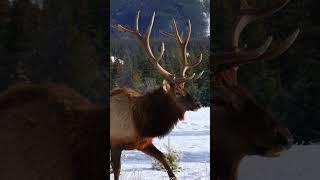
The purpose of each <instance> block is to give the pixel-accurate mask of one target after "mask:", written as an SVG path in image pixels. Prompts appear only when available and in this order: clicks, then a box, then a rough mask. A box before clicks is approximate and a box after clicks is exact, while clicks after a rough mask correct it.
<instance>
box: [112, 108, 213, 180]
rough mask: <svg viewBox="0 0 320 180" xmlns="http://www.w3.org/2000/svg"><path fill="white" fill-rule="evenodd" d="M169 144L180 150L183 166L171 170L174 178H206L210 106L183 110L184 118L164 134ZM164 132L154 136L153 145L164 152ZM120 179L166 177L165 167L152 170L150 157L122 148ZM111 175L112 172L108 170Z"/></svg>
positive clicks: (197, 179)
mask: <svg viewBox="0 0 320 180" xmlns="http://www.w3.org/2000/svg"><path fill="white" fill-rule="evenodd" d="M168 136H170V146H171V147H172V148H173V149H175V150H177V151H178V152H181V154H180V155H181V160H180V163H179V164H180V165H182V167H183V170H182V171H181V172H177V173H175V175H176V176H177V178H178V179H183V180H209V179H210V108H201V109H199V110H198V111H196V112H187V113H186V114H185V119H184V120H183V121H180V122H178V124H177V126H176V127H175V128H174V129H173V131H172V132H171V133H170V134H169V135H168ZM168 136H166V137H165V138H162V139H158V138H155V139H154V145H155V146H156V147H158V148H159V149H160V150H161V151H162V152H165V150H166V149H165V145H167V142H168ZM121 162H122V167H121V175H120V180H149V179H157V180H158V179H159V180H162V179H163V180H167V179H169V177H168V175H167V173H166V172H165V171H156V170H152V169H151V167H152V159H151V158H150V157H149V156H147V155H145V154H143V153H142V152H140V151H124V152H123V156H122V159H121ZM110 178H111V179H113V174H110Z"/></svg>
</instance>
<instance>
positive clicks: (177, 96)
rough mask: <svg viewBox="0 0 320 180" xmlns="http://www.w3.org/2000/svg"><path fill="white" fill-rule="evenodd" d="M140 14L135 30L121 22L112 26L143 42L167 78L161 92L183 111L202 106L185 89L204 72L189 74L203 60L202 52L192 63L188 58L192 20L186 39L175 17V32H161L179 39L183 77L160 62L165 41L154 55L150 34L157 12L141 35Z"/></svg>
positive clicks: (149, 56) (153, 62)
mask: <svg viewBox="0 0 320 180" xmlns="http://www.w3.org/2000/svg"><path fill="white" fill-rule="evenodd" d="M139 14H140V12H139V11H138V13H137V15H136V17H135V25H134V30H129V29H127V28H125V27H123V26H122V25H120V24H116V25H113V26H112V27H113V28H115V29H117V30H118V31H121V32H127V33H129V34H131V35H133V36H135V37H136V38H137V39H138V40H139V41H140V42H141V43H142V44H143V46H144V48H145V49H146V52H147V54H148V60H149V61H150V62H151V64H153V65H154V67H155V68H156V69H157V70H158V72H159V73H160V74H162V75H163V76H164V77H165V80H163V83H162V87H161V88H160V89H158V90H157V91H160V94H165V95H167V96H168V97H170V99H173V100H174V103H176V105H177V106H178V107H180V108H181V109H182V110H183V111H188V110H191V111H193V110H196V109H198V108H200V106H201V104H200V102H199V101H198V100H196V99H195V98H193V96H191V95H190V93H189V92H188V91H187V90H186V89H185V86H184V84H185V83H186V82H187V81H191V80H196V79H199V78H200V77H201V76H202V74H203V72H204V71H202V72H201V73H199V74H198V75H196V74H195V73H193V74H192V75H190V76H188V75H187V71H188V70H189V69H191V68H194V67H196V66H198V65H199V64H200V63H201V61H202V54H200V58H199V60H198V61H197V62H195V63H190V60H189V59H188V53H187V47H188V43H189V40H190V36H191V22H190V20H189V21H188V34H187V37H186V39H185V40H183V32H181V34H179V31H178V28H177V25H176V22H175V20H174V19H173V20H172V25H173V27H174V33H168V32H163V31H161V34H163V35H165V36H167V37H169V38H171V39H174V40H176V41H177V45H178V48H179V49H180V52H181V56H182V58H181V59H179V62H180V65H181V69H182V70H181V77H176V76H175V75H174V74H172V73H170V72H168V71H167V70H165V69H164V68H163V67H162V66H161V65H160V64H159V62H160V60H161V59H162V58H163V55H164V51H165V47H164V42H162V43H161V52H160V55H159V57H156V56H155V55H154V53H153V52H152V48H151V47H150V34H151V30H152V27H153V22H154V18H155V13H153V16H152V18H151V21H150V24H149V26H148V28H147V31H146V32H145V34H144V35H141V33H140V32H139Z"/></svg>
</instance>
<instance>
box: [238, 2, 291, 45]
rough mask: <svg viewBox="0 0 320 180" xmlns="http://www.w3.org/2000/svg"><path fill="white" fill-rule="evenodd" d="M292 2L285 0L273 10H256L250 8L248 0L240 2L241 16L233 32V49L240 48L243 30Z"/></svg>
mask: <svg viewBox="0 0 320 180" xmlns="http://www.w3.org/2000/svg"><path fill="white" fill-rule="evenodd" d="M289 1H290V0H284V1H282V2H280V4H276V5H274V6H273V7H271V8H265V9H255V8H252V7H250V6H249V4H248V2H247V0H240V15H239V16H238V18H237V20H236V22H235V24H234V27H233V29H232V30H233V32H232V47H233V48H236V49H237V48H238V45H239V39H240V34H241V32H242V31H243V29H244V28H245V27H246V26H247V25H248V24H250V23H252V22H253V21H256V20H258V19H261V18H264V17H267V16H270V15H272V14H274V13H275V12H277V11H279V10H281V9H282V8H283V7H285V5H286V4H288V2H289Z"/></svg>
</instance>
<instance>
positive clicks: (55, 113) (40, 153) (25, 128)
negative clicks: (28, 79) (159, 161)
mask: <svg viewBox="0 0 320 180" xmlns="http://www.w3.org/2000/svg"><path fill="white" fill-rule="evenodd" d="M106 117H107V115H106V107H99V106H97V105H95V104H93V103H91V102H90V101H89V100H88V99H87V98H85V97H83V96H81V95H80V94H78V93H77V92H76V91H74V90H73V89H71V88H68V87H66V86H65V85H62V84H58V83H39V84H19V85H15V86H12V87H9V88H8V90H6V91H5V92H2V93H1V94H0V119H1V120H0V144H1V148H0V157H1V158H0V159H1V163H0V179H3V180H4V179H7V180H9V179H12V180H14V179H25V180H35V179H61V180H87V179H105V178H106V172H105V167H106V165H105V164H106V163H105V162H106V161H105V154H106V152H107V143H106V141H107V139H106V136H107V135H106V134H105V132H106Z"/></svg>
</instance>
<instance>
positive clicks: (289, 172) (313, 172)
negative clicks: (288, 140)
mask: <svg viewBox="0 0 320 180" xmlns="http://www.w3.org/2000/svg"><path fill="white" fill-rule="evenodd" d="M319 179H320V145H309V146H297V145H296V146H293V147H292V148H291V149H290V150H289V151H286V152H283V153H282V154H281V156H280V157H277V158H262V157H257V156H252V157H247V158H245V159H244V160H243V161H242V162H241V164H240V169H239V180H319Z"/></svg>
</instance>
